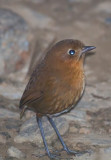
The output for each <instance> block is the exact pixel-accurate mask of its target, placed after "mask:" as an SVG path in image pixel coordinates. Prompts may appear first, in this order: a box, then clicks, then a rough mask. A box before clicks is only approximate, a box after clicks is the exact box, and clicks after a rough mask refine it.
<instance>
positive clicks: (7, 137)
mask: <svg viewBox="0 0 111 160" xmlns="http://www.w3.org/2000/svg"><path fill="white" fill-rule="evenodd" d="M0 134H1V135H2V136H4V137H5V138H6V139H9V138H11V136H10V134H9V133H8V132H0Z"/></svg>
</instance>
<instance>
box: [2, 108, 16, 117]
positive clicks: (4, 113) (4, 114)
mask: <svg viewBox="0 0 111 160" xmlns="http://www.w3.org/2000/svg"><path fill="white" fill-rule="evenodd" d="M1 118H15V119H18V118H19V113H16V112H12V111H10V110H8V109H3V108H0V119H1Z"/></svg>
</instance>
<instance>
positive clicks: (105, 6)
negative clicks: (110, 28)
mask: <svg viewBox="0 0 111 160" xmlns="http://www.w3.org/2000/svg"><path fill="white" fill-rule="evenodd" d="M110 8H111V2H110V1H106V2H105V1H104V2H102V3H100V4H98V6H96V9H95V10H96V12H106V13H111V10H110Z"/></svg>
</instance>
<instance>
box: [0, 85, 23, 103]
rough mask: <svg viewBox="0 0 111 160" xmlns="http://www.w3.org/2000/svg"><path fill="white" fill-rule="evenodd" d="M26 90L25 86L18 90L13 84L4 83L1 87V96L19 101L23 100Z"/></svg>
mask: <svg viewBox="0 0 111 160" xmlns="http://www.w3.org/2000/svg"><path fill="white" fill-rule="evenodd" d="M24 88H25V86H24V87H23V86H21V87H19V88H18V87H15V86H13V85H11V84H7V83H2V84H1V85H0V95H2V96H4V97H6V98H8V99H11V100H17V99H20V98H21V96H22V93H23V90H24Z"/></svg>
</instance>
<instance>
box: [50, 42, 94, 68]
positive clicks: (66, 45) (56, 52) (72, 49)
mask: <svg viewBox="0 0 111 160" xmlns="http://www.w3.org/2000/svg"><path fill="white" fill-rule="evenodd" d="M95 48H96V47H94V46H85V45H84V44H83V43H82V42H81V41H79V40H73V39H66V40H62V41H60V42H58V43H56V44H55V45H54V46H53V47H52V48H51V49H50V51H49V54H48V57H50V58H51V60H50V61H51V62H52V63H53V64H54V62H55V63H56V64H57V65H58V64H60V65H61V66H62V64H63V65H67V66H68V65H69V66H73V67H75V65H78V64H83V61H84V57H85V53H86V52H88V51H91V50H93V49H95ZM53 64H52V65H53Z"/></svg>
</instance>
